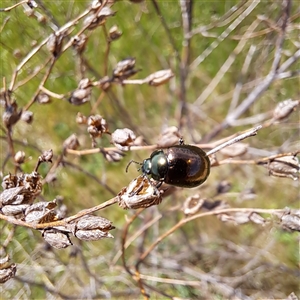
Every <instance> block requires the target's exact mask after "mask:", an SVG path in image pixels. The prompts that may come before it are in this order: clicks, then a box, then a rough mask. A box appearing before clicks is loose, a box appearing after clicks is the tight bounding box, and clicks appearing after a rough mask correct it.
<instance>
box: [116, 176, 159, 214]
mask: <svg viewBox="0 0 300 300" xmlns="http://www.w3.org/2000/svg"><path fill="white" fill-rule="evenodd" d="M118 198H119V200H118V204H119V206H120V207H122V208H124V209H129V208H131V209H138V208H141V207H149V206H152V205H158V204H159V203H161V201H162V198H161V193H160V191H159V190H158V189H157V188H156V187H155V186H154V185H153V184H152V183H151V182H150V180H149V179H148V178H146V177H145V176H143V175H141V176H139V177H137V178H135V179H133V180H132V181H131V182H130V183H129V185H128V187H124V188H123V189H122V190H121V191H120V193H119V194H118Z"/></svg>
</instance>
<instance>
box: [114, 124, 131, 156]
mask: <svg viewBox="0 0 300 300" xmlns="http://www.w3.org/2000/svg"><path fill="white" fill-rule="evenodd" d="M135 139H136V136H135V134H134V132H133V131H132V130H130V129H128V128H123V129H117V130H115V131H114V132H113V133H112V134H111V142H112V143H113V144H114V145H115V146H116V147H117V148H118V149H120V150H122V151H128V150H129V148H130V146H132V145H133V143H134V141H135Z"/></svg>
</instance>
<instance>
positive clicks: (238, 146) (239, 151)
mask: <svg viewBox="0 0 300 300" xmlns="http://www.w3.org/2000/svg"><path fill="white" fill-rule="evenodd" d="M248 148H249V145H248V144H246V143H235V144H233V145H230V146H228V147H226V148H223V149H221V150H220V152H221V153H222V154H223V155H225V156H227V157H236V156H241V155H243V154H245V153H247V151H248Z"/></svg>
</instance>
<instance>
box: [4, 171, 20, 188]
mask: <svg viewBox="0 0 300 300" xmlns="http://www.w3.org/2000/svg"><path fill="white" fill-rule="evenodd" d="M17 184H18V176H17V175H13V174H8V175H6V176H4V177H3V180H2V188H3V189H4V190H6V189H11V188H14V187H16V186H17Z"/></svg>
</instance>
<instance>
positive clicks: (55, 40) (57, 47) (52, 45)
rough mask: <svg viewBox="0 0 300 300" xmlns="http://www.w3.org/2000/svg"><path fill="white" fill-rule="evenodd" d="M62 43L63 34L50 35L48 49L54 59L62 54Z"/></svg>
mask: <svg viewBox="0 0 300 300" xmlns="http://www.w3.org/2000/svg"><path fill="white" fill-rule="evenodd" d="M62 41H63V35H62V34H59V35H57V34H56V33H52V34H51V35H50V37H49V40H48V42H47V49H48V50H49V52H51V53H52V54H53V56H54V57H57V56H58V55H59V54H60V52H61V48H62Z"/></svg>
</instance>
